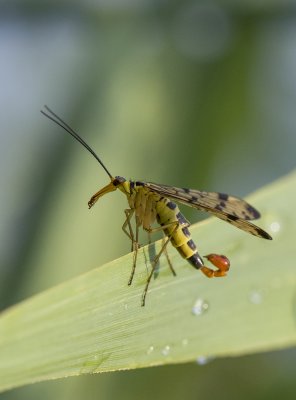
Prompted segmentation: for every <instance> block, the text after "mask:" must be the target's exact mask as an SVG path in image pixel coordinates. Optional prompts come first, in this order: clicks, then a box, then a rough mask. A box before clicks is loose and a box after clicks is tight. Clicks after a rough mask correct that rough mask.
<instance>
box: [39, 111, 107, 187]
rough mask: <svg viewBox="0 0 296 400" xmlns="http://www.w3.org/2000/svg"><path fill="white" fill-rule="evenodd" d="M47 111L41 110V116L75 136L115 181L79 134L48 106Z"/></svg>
mask: <svg viewBox="0 0 296 400" xmlns="http://www.w3.org/2000/svg"><path fill="white" fill-rule="evenodd" d="M44 108H45V109H46V111H47V112H48V113H46V112H45V111H43V110H41V111H40V112H41V114H43V115H45V116H46V117H47V118H48V119H51V120H52V121H53V122H55V123H56V124H57V125H59V126H60V127H61V128H63V129H64V130H65V131H66V132H68V133H70V135H71V136H73V138H74V139H76V140H77V141H78V142H79V143H80V144H82V146H83V147H85V148H86V149H87V150H88V151H89V152H90V153H91V154H92V155H93V156H94V158H95V159H96V160H97V161H98V162H99V163H100V164H101V166H102V167H103V168H104V170H105V171H106V172H107V174H108V175H109V177H110V179H111V181H112V180H113V176H112V175H111V174H110V172H109V171H108V170H107V168H106V167H105V165H104V164H103V163H102V161H101V160H100V158H99V157H98V156H97V155H96V153H95V152H94V151H93V149H92V148H91V147H90V146H89V145H88V144H87V143H86V142H85V141H84V140H83V139H82V138H81V137H80V136H79V135H78V133H77V132H75V131H74V129H72V128H71V126H70V125H68V124H67V123H66V122H65V121H63V120H62V118H60V117H59V116H58V115H57V114H55V113H54V112H53V111H52V110H51V109H50V108H49V107H48V106H44Z"/></svg>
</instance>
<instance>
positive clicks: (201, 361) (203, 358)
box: [196, 356, 215, 365]
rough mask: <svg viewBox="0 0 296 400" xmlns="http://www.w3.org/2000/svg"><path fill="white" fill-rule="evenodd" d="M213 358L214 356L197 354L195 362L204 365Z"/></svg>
mask: <svg viewBox="0 0 296 400" xmlns="http://www.w3.org/2000/svg"><path fill="white" fill-rule="evenodd" d="M214 358H215V357H213V356H208V357H207V356H199V357H197V359H196V363H197V364H198V365H206V364H208V363H209V362H210V361H213V360H214Z"/></svg>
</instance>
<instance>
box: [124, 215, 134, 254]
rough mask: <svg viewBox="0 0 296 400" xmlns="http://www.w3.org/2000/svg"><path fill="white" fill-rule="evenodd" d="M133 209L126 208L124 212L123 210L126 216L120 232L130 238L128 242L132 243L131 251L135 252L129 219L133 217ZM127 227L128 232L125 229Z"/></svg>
mask: <svg viewBox="0 0 296 400" xmlns="http://www.w3.org/2000/svg"><path fill="white" fill-rule="evenodd" d="M134 211H135V210H134V209H131V208H127V209H126V210H124V213H125V216H126V220H125V221H124V224H123V225H122V230H123V232H124V233H125V234H126V235H127V236H128V237H129V238H130V240H131V241H132V249H131V251H134V250H135V239H134V232H133V228H132V225H131V218H132V216H133V215H134ZM127 226H128V230H127V228H126V227H127Z"/></svg>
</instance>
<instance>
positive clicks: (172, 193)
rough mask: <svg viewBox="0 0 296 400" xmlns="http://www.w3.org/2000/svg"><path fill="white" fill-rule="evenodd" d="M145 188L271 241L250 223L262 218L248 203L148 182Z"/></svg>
mask: <svg viewBox="0 0 296 400" xmlns="http://www.w3.org/2000/svg"><path fill="white" fill-rule="evenodd" d="M145 186H146V187H148V188H149V189H150V190H152V191H154V192H156V193H158V194H160V195H161V196H164V197H168V198H170V199H172V200H175V201H178V202H180V203H183V204H185V205H187V206H190V207H194V208H197V209H199V210H202V211H207V212H209V213H211V214H214V215H215V216H216V217H218V218H220V219H222V220H223V221H226V222H229V223H230V224H231V225H234V226H236V227H237V228H239V229H242V230H244V231H246V232H248V233H251V234H252V235H255V236H259V237H262V238H265V239H271V237H270V235H269V234H268V233H267V232H265V231H264V230H263V229H261V228H259V227H258V226H256V225H254V224H252V223H250V222H249V220H254V219H257V218H259V217H260V213H259V212H258V211H257V210H256V209H255V208H254V207H252V206H251V205H250V204H248V203H247V202H246V201H244V200H242V199H240V198H238V197H234V196H230V195H227V194H224V193H216V192H204V191H199V190H193V189H181V188H176V187H173V186H168V185H158V184H155V183H151V182H147V183H145Z"/></svg>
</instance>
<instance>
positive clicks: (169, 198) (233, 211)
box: [41, 106, 271, 306]
mask: <svg viewBox="0 0 296 400" xmlns="http://www.w3.org/2000/svg"><path fill="white" fill-rule="evenodd" d="M45 108H46V110H47V112H48V113H49V114H48V113H46V112H44V111H41V112H42V114H44V115H45V116H46V117H48V118H49V119H51V120H52V121H54V122H55V123H56V124H58V125H60V126H61V127H62V128H63V129H65V130H66V131H67V132H68V133H70V134H71V135H72V136H73V137H74V138H75V139H76V140H77V141H78V142H80V143H81V144H82V145H83V146H84V147H85V148H86V149H87V150H88V151H89V152H90V153H91V154H92V155H93V156H94V157H95V158H96V160H97V161H98V162H99V163H100V164H101V166H102V167H103V168H104V170H105V171H106V173H107V174H108V176H109V178H110V180H111V182H110V183H109V184H108V185H107V186H105V187H103V188H102V189H100V190H99V191H98V192H97V193H95V194H94V195H93V196H92V197H91V199H90V200H89V202H88V206H89V208H91V207H92V206H93V205H94V204H95V203H96V201H97V200H98V199H99V198H100V197H102V196H104V195H105V194H107V193H110V192H112V191H114V190H116V189H119V190H120V191H121V192H122V193H123V194H125V195H126V197H127V201H128V204H129V208H128V209H126V210H125V215H126V220H125V222H124V224H123V226H122V229H123V231H124V232H125V234H126V235H127V236H128V237H129V238H130V239H131V242H132V250H134V261H133V268H132V272H131V276H130V279H129V282H128V283H129V284H131V283H132V280H133V276H134V272H135V268H136V261H137V254H138V248H139V244H138V236H139V228H140V227H142V228H143V229H144V230H145V231H147V232H148V233H153V232H156V231H163V233H164V235H165V237H166V240H165V242H164V244H163V246H162V248H161V250H160V252H159V253H158V254H157V256H156V257H155V259H154V260H153V263H152V268H151V271H150V273H149V275H148V278H147V281H146V285H145V289H144V292H143V296H142V305H143V306H144V305H145V299H146V294H147V290H148V286H149V283H150V281H151V278H152V276H153V273H154V271H155V268H156V265H157V262H158V260H159V257H160V256H161V254H162V253H163V252H165V251H166V246H167V244H168V243H169V242H171V243H172V245H173V246H174V247H175V248H176V249H177V250H178V252H179V253H180V254H181V256H182V257H184V258H185V259H187V260H188V262H189V263H190V264H191V265H192V266H193V267H194V268H196V269H200V270H201V271H202V272H203V273H204V274H205V275H206V276H207V277H209V278H211V277H221V276H225V275H226V273H227V271H228V270H229V267H230V262H229V260H228V259H227V257H225V256H223V255H217V254H209V255H208V256H205V257H206V258H207V259H208V260H209V261H210V262H211V263H212V264H213V265H214V266H215V267H216V268H217V269H216V270H213V269H211V268H208V267H207V266H205V265H204V262H203V259H202V257H201V256H200V255H199V254H198V251H197V249H196V245H195V243H194V242H193V240H192V239H191V235H190V231H189V229H188V227H189V226H190V224H189V222H188V221H187V220H186V218H185V217H184V216H183V215H182V214H181V212H180V210H179V208H178V206H177V204H176V203H175V201H178V202H181V203H184V204H186V205H189V206H191V207H194V208H197V209H199V210H202V211H207V212H210V213H212V214H214V215H215V216H217V217H218V218H220V219H222V220H224V221H226V222H228V223H230V224H232V225H234V226H236V227H238V228H240V229H242V230H244V231H246V232H248V233H251V234H252V235H255V236H258V237H262V238H265V239H271V237H270V236H269V234H268V233H267V232H265V231H264V230H263V229H261V228H259V227H258V226H256V225H254V224H252V223H250V222H249V220H253V219H257V218H259V217H260V213H259V212H258V211H257V210H256V209H255V208H254V207H252V206H251V205H250V204H248V203H247V202H245V201H244V200H242V199H239V198H238V197H234V196H230V195H228V194H224V193H216V192H204V191H198V190H193V189H181V188H176V187H172V186H168V185H158V184H155V183H151V182H142V181H131V180H130V181H127V180H126V179H125V178H123V177H120V176H116V177H115V178H114V177H113V176H112V175H111V174H110V172H109V171H108V170H107V168H106V167H105V165H104V164H103V163H102V161H101V160H100V158H99V157H98V156H97V155H96V153H95V152H94V151H93V150H92V149H91V147H89V145H88V144H87V143H86V142H85V141H84V140H83V139H82V138H81V137H80V136H79V135H78V134H77V133H76V132H75V131H74V130H73V129H72V128H71V127H70V126H69V125H67V124H66V123H65V122H64V121H63V120H62V119H61V118H59V117H58V116H57V115H56V114H55V113H54V112H53V111H51V110H50V109H49V108H48V107H47V106H45ZM133 215H135V221H136V229H135V232H134V231H133V229H132V226H131V218H132V217H133ZM155 222H157V223H158V224H159V225H160V226H159V227H158V228H154V227H153V224H154V223H155ZM167 257H168V256H167ZM168 262H169V266H170V268H171V270H172V272H173V274H175V271H174V269H173V267H172V265H171V263H170V261H169V258H168Z"/></svg>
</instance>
